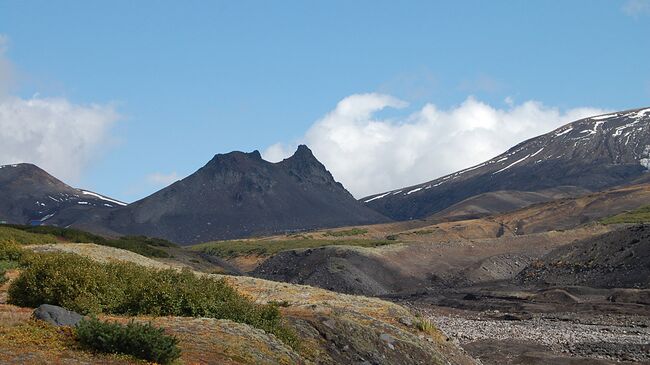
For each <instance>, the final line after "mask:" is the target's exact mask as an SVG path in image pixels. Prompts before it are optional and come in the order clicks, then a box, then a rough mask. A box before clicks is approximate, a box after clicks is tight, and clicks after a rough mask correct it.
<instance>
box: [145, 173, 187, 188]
mask: <svg viewBox="0 0 650 365" xmlns="http://www.w3.org/2000/svg"><path fill="white" fill-rule="evenodd" d="M178 180H180V177H179V176H178V174H177V173H176V171H174V172H171V173H169V174H165V173H161V172H155V173H153V174H150V175H148V176H147V181H148V182H149V183H150V184H152V185H156V186H161V187H163V186H167V185H169V184H171V183H174V182H176V181H178Z"/></svg>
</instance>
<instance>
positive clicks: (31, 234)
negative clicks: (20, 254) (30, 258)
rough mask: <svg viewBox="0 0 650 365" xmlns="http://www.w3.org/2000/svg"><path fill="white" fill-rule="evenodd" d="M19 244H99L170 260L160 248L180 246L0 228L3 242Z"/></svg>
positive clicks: (58, 230) (66, 230)
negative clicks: (63, 242) (62, 242)
mask: <svg viewBox="0 0 650 365" xmlns="http://www.w3.org/2000/svg"><path fill="white" fill-rule="evenodd" d="M3 241H6V242H12V243H18V244H23V245H27V244H45V243H57V242H61V241H65V242H81V243H95V244H98V245H102V246H109V247H115V248H121V249H123V250H128V251H132V252H135V253H137V254H140V255H143V256H147V257H161V258H167V257H170V255H169V253H167V252H166V251H164V250H161V249H160V248H159V247H176V245H175V244H173V243H171V242H169V241H167V240H164V239H161V238H150V237H145V236H124V237H120V238H115V239H109V238H104V237H102V236H98V235H95V234H92V233H88V232H84V231H81V230H78V229H73V228H61V227H53V226H36V227H33V226H24V225H17V224H13V225H4V226H2V227H0V242H3Z"/></svg>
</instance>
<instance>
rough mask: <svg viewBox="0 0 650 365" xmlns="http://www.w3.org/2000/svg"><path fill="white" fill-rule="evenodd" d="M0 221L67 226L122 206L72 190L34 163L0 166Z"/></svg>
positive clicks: (98, 196)
mask: <svg viewBox="0 0 650 365" xmlns="http://www.w3.org/2000/svg"><path fill="white" fill-rule="evenodd" d="M0 202H2V204H0V221H6V222H8V223H15V224H29V223H30V222H31V221H38V222H42V223H43V224H53V225H59V226H68V225H70V224H72V223H74V222H76V221H78V220H80V219H82V218H83V217H86V216H89V215H90V216H92V215H96V214H103V213H105V212H107V211H110V210H112V209H115V208H117V207H120V206H124V205H126V204H125V203H122V202H120V201H118V200H115V199H111V198H108V197H105V196H103V195H100V194H97V193H93V192H91V191H87V190H82V189H75V188H73V187H71V186H69V185H67V184H65V183H63V182H62V181H60V180H58V179H57V178H55V177H54V176H52V175H50V174H48V173H47V172H45V171H44V170H42V169H41V168H39V167H38V166H35V165H32V164H27V163H23V164H16V165H4V166H0Z"/></svg>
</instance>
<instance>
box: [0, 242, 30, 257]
mask: <svg viewBox="0 0 650 365" xmlns="http://www.w3.org/2000/svg"><path fill="white" fill-rule="evenodd" d="M27 254H28V251H25V250H24V249H23V248H21V247H20V246H19V245H18V244H16V243H12V242H2V241H0V261H15V262H17V261H20V260H21V259H22V258H23V257H25V256H26V255H27Z"/></svg>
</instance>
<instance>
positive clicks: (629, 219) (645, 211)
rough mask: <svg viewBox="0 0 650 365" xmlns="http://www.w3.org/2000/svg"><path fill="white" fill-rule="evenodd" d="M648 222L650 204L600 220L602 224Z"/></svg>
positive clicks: (649, 220) (649, 219)
mask: <svg viewBox="0 0 650 365" xmlns="http://www.w3.org/2000/svg"><path fill="white" fill-rule="evenodd" d="M646 222H650V205H647V206H645V207H641V208H639V209H636V210H633V211H631V212H625V213H621V214H617V215H614V216H611V217H607V218H605V219H603V220H601V223H603V224H621V223H646Z"/></svg>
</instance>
